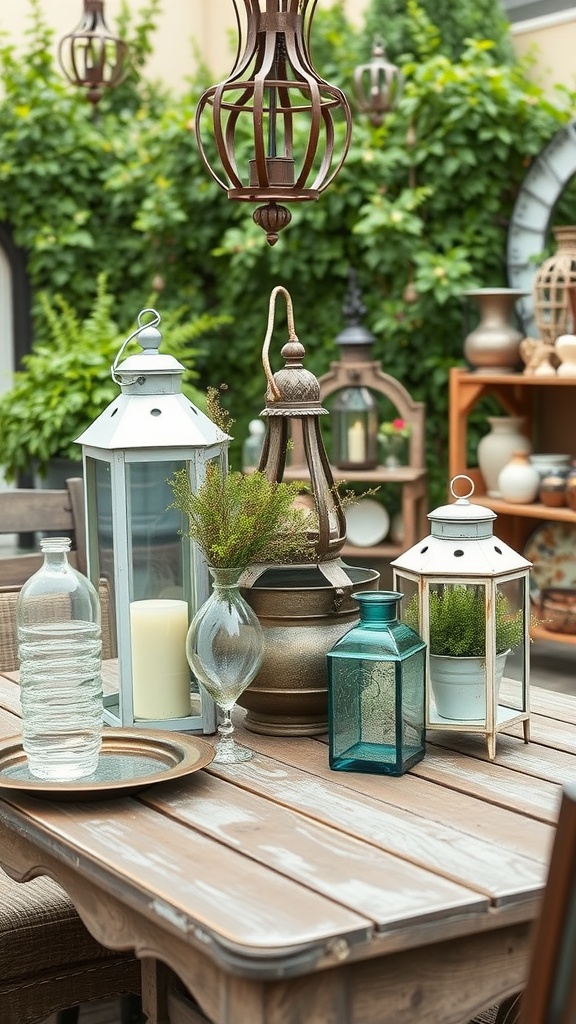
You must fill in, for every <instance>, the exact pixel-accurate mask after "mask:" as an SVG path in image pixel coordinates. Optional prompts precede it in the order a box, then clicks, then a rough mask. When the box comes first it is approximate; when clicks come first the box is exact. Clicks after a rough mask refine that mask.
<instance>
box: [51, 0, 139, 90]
mask: <svg viewBox="0 0 576 1024" xmlns="http://www.w3.org/2000/svg"><path fill="white" fill-rule="evenodd" d="M126 50H127V47H126V43H124V42H123V41H122V40H121V39H119V38H118V36H115V35H113V34H112V32H110V29H109V28H108V26H107V24H106V19H105V17H104V0H84V10H83V12H82V17H81V19H80V22H79V24H78V25H77V26H76V28H75V29H74V31H73V32H70V33H69V34H68V35H67V36H64V38H63V39H62V40H61V42H60V45H59V47H58V60H59V61H60V66H61V67H62V70H63V72H64V74H65V75H66V77H67V78H68V79H69V80H70V81H71V82H72V84H73V85H78V86H81V87H82V88H84V89H86V90H87V92H86V96H87V98H88V100H89V101H90V103H93V104H96V103H98V102H99V100H100V99H101V97H102V93H103V91H104V89H107V88H108V87H109V86H112V85H118V83H119V82H120V81H121V79H122V77H123V75H124V69H125V57H126Z"/></svg>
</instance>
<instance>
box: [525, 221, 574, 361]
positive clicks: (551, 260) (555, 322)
mask: <svg viewBox="0 0 576 1024" xmlns="http://www.w3.org/2000/svg"><path fill="white" fill-rule="evenodd" d="M553 234H554V238H555V239H556V245H557V249H556V252H555V253H554V254H553V255H552V256H549V257H548V259H546V260H544V262H543V263H542V264H541V266H540V267H539V268H538V271H537V272H536V277H535V278H534V318H535V320H536V326H537V328H538V333H539V335H540V337H541V339H542V341H545V342H546V343H547V344H548V345H553V344H554V342H555V341H556V338H559V337H560V335H561V334H570V333H571V332H572V330H573V329H574V325H573V323H572V313H571V308H570V301H569V298H568V294H569V293H568V288H569V286H570V285H576V225H570V226H568V227H559V228H554V229H553Z"/></svg>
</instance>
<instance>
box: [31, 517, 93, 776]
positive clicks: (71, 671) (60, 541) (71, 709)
mask: <svg viewBox="0 0 576 1024" xmlns="http://www.w3.org/2000/svg"><path fill="white" fill-rule="evenodd" d="M40 543H41V549H42V552H43V554H44V564H43V565H42V567H41V568H40V569H39V570H38V572H36V573H34V575H33V576H31V577H30V579H29V580H27V582H26V583H25V584H24V586H23V587H22V590H21V591H20V594H19V596H18V602H17V605H16V622H17V630H18V653H19V657H20V688H21V697H22V727H23V746H24V752H25V754H26V756H27V759H28V768H29V770H30V773H31V775H34V776H35V777H36V778H39V779H51V780H59V781H62V782H68V781H71V780H73V779H79V778H84V777H85V776H88V775H92V773H93V772H95V770H96V767H97V765H98V756H99V753H100V745H101V738H102V716H103V702H102V682H101V664H102V640H101V630H100V602H99V598H98V594H97V592H96V589H95V588H94V586H93V585H92V583H91V582H90V580H89V579H88V578H87V577H86V576H83V575H82V574H81V573H79V572H77V571H76V569H74V568H73V567H72V566H71V565H70V563H69V561H68V552H69V550H70V540H69V538H68V537H49V538H46V539H44V540H42V541H41V542H40Z"/></svg>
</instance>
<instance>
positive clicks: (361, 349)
mask: <svg viewBox="0 0 576 1024" xmlns="http://www.w3.org/2000/svg"><path fill="white" fill-rule="evenodd" d="M342 312H343V314H344V318H345V320H346V321H347V323H346V327H345V328H344V330H343V331H341V332H340V334H339V335H338V337H337V338H336V343H337V344H338V345H339V346H340V348H341V349H342V356H343V360H344V361H346V359H347V356H350V354H351V355H352V358H353V359H354V360H357V359H358V358H360V359H362V360H364V359H368V358H370V355H369V354H370V352H371V346H372V343H373V341H374V336H373V334H371V333H370V331H369V330H368V329H367V328H366V327H364V326H363V324H362V317H363V316H364V314H365V312H366V308H365V306H364V304H363V303H362V300H361V297H360V289H359V288H358V283H357V280H356V274H355V271H354V270H351V271H350V274H349V280H348V291H347V294H346V298H345V300H344V304H343V307H342ZM348 380H349V383H350V386H349V387H345V388H342V390H341V391H338V392H337V393H336V397H335V399H334V401H333V402H332V406H331V409H330V414H331V424H332V461H333V463H334V465H335V466H337V467H338V469H374V468H375V467H376V466H377V465H378V408H377V405H376V401H375V399H374V395H373V394H372V391H371V390H370V388H368V387H366V385H365V383H364V382H363V381H362V380H361V378H360V374H359V373H358V371H357V370H356V369H351V370H350V372H349V373H348Z"/></svg>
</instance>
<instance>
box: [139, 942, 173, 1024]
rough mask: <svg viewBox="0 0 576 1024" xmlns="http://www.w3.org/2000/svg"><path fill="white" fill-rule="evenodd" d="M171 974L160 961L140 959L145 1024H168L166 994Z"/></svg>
mask: <svg viewBox="0 0 576 1024" xmlns="http://www.w3.org/2000/svg"><path fill="white" fill-rule="evenodd" d="M171 974H172V972H171V971H170V968H169V967H167V966H166V964H163V963H161V961H160V960H151V959H150V958H149V957H145V958H144V957H143V958H142V1010H143V1012H144V1014H145V1016H146V1020H147V1024H170V1018H169V1016H168V999H167V994H168V982H169V979H170V976H171Z"/></svg>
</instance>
